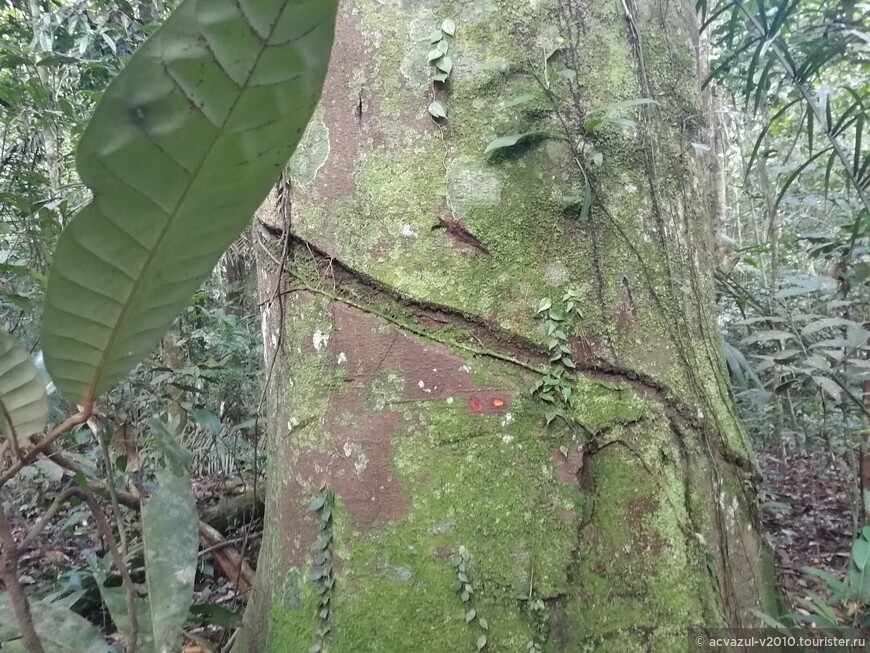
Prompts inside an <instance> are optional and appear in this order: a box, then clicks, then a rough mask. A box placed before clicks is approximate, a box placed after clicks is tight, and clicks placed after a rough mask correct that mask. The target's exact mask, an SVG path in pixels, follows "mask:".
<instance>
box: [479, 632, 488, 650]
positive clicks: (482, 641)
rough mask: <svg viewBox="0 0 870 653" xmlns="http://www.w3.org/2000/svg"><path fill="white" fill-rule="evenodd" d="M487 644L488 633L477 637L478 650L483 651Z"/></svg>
mask: <svg viewBox="0 0 870 653" xmlns="http://www.w3.org/2000/svg"><path fill="white" fill-rule="evenodd" d="M485 646H486V635H481V636H480V637H478V638H477V650H478V651H482V650H483V648H484V647H485Z"/></svg>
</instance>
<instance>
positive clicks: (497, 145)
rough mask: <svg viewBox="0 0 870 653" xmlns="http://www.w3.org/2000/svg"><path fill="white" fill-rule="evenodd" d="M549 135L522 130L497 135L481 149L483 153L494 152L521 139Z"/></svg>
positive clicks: (525, 139) (519, 141)
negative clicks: (520, 132) (516, 132)
mask: <svg viewBox="0 0 870 653" xmlns="http://www.w3.org/2000/svg"><path fill="white" fill-rule="evenodd" d="M549 137H550V136H549V134H546V133H544V132H524V133H522V134H511V135H510V136H499V137H498V138H496V139H493V140H491V141H490V142H489V145H487V146H486V149H485V150H484V151H483V153H484V154H489V153H490V152H495V151H496V150H503V149H506V148H509V147H514V146H515V145H517V144H518V143H521V142H522V141H527V140H531V139H538V138H549Z"/></svg>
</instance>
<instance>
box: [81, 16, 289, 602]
mask: <svg viewBox="0 0 870 653" xmlns="http://www.w3.org/2000/svg"><path fill="white" fill-rule="evenodd" d="M236 6H237V7H238V9H239V14H240V15H241V17H242V18H243V20H245V21H247V24H248V26H249V27H250V28H251V31H252V32H253V33H254V34H256V36H257V37H258V38H259V39H261V41H262V43H263V47H262V48H261V49H260V52H259V53H258V54H257V58H256V60H255V61H254V63H253V65H252V66H251V69H250V71H249V72H248V74H247V75H246V77H245V80H244V83H243V84H242V85H240V87H239V88H240V91H239V94H238V95H237V96H236V99H235V100H233V103H232V105H231V108H230V110H229V111H228V112H227V114H226V117H225V118H224V119H223V121H221V125H220V128H219V130H218V132H217V134H216V136H215V137H214V138H213V139H212V141H211V143H210V144H209V146H208V149H207V150H206V151H205V153H204V154H203V156H202V157H201V158H200V160H199V162H198V163H197V165H196V167H195V168H194V170H193V172H191V174H190V181H189V183H188V184H187V185H186V186H185V188H184V192H182V194H181V196H180V197H179V199H178V201H177V202H176V204H175V206H174V207H173V209H172V212H171V213H170V214H169V219H168V220H167V221H166V224H165V225H164V227H163V228H162V229H161V230H160V235H159V237H158V238H157V240H156V241H155V243H154V246H153V247H152V248H151V251H149V252H148V256H147V257H146V259H145V263H144V265H143V266H142V269H141V271H140V272H139V274H138V275H136V278H135V280H134V282H133V285H132V286H131V288H130V292H129V293H128V294H127V297H126V299H125V301H124V302H123V303H122V305H121V312H120V314H119V315H118V319H117V321H116V325H117V326H116V328H114V329H112V331H111V333H110V334H109V338H108V340H107V341H106V347H105V349H104V350H103V354H102V356H101V357H100V360H99V361H98V362H97V364H96V365H95V367H94V376H93V378H92V379H91V382H90V383H89V384H88V389H87V392H86V394H85V397H84V402H83V403H84V404H85V406H88V405H90V404H92V403H93V401H94V399H95V398H96V397H95V396H94V395H95V394H96V388H97V387H98V386H99V382H100V380H101V379H102V377H103V372H104V371H105V368H106V365H107V363H108V360H109V354H110V352H111V351H112V349H113V348H114V346H115V341H116V339H117V337H118V334H119V333H120V332H121V327H122V325H123V324H124V322H125V320H126V318H127V314H128V312H129V310H130V307H131V306H132V304H133V302H132V301H131V299H133V298H135V297H136V294H137V291H138V290H139V288H140V287H141V285H142V282H143V281H144V279H145V278H146V276H147V272H148V271H149V270H150V267H151V264H152V263H153V261H154V257H155V256H156V255H157V251H158V250H159V249H160V245H161V244H162V242H163V240H164V239H165V238H166V234H167V233H168V232H169V228H170V227H171V226H172V224H173V223H174V221H175V219H176V218H177V215H178V209H179V207H180V206H182V204H183V203H184V200H185V199H186V198H187V195H188V192H189V191H190V189H191V187H192V186H193V182H194V180H195V179H196V178H197V176H198V175H199V173H200V172H201V171H202V167H203V165H204V164H205V162H206V161H207V160H208V158H209V156H210V155H211V153H212V151H213V150H214V146H215V144H216V143H217V142H218V141H220V139H221V137H222V135H223V130H224V128H225V127H226V124H227V121H229V119H230V118H231V117H232V116H233V114H234V112H235V110H236V107H237V106H238V102H239V100H240V99H241V97H242V96H243V95H244V94H245V91H246V90H247V88H248V82H249V81H250V79H251V76H252V75H253V74H254V71H255V70H256V69H257V66H258V65H259V63H260V60H261V58H262V56H263V53H264V52H266V50H267V49H268V48H269V39H271V37H272V35H273V34H274V32H275V29H276V27H277V26H278V24H279V23H280V21H281V18H283V16H284V12H286V11H287V10H288V8H289V7H290V3H285V4H284V7H283V8H282V9H281V11H280V12H279V13H278V16H277V17H276V18H275V21H274V23H273V24H272V26H271V28H270V30H269V33H268V36H267V37H265V38H264V37H263V36H262V35H261V34H260V33H259V32H258V31H257V29H256V28H255V27H254V26H253V25H252V24H251V22H250V19H249V18H248V16H247V15H245V12H244V10H243V9H242V7H241V5H240V4H238V3H237V4H236ZM192 18H193V19H194V20H197V19H196V15H195V13H193V12H192ZM197 25H198V26H200V30H199V31H200V33H202V29H201V25H199V21H198V20H197ZM205 43H206V48H207V49H208V50H209V52H210V53H211V54H212V57H213V58H214V61H215V62H216V63H217V64H218V67H219V68H220V69H221V70H222V71H223V72H224V73H226V70H224V68H223V66H222V65H221V63H220V60H219V59H218V57H217V56H216V55H215V52H214V50H212V48H211V46H210V45H208V41H206V42H205ZM160 63H161V64H164V61H163V57H162V56H161V57H160ZM166 74H167V75H168V76H169V78H170V79H172V83H173V84H175V85H176V86H178V88H179V89H180V90H181V92H182V93H184V95H185V96H187V92H186V91H185V90H184V88H182V87H181V86H180V85H179V84H178V82H177V81H176V80H175V78H174V77H173V76H172V75H170V74H169V73H168V71H167V72H166ZM227 74H228V73H227ZM194 106H196V105H194ZM197 110H198V111H199V113H200V114H202V116H203V117H204V118H205V119H206V120H209V118H208V116H206V115H205V113H204V112H203V111H202V109H201V108H200V107H197ZM135 126H136V128H138V129H141V130H142V132H143V133H144V134H145V136H146V137H147V138H148V139H149V140H150V139H151V136H150V134H148V132H147V131H145V129H143V128H142V127H140V126H139V125H138V124H136V125H135ZM101 163H102V161H101ZM103 165H105V164H103ZM125 185H126V186H128V187H129V184H128V183H126V182H125ZM96 199H97V197H96V195H95V196H94V198H93V199H92V200H91V202H92V203H95V202H96ZM146 582H147V581H146ZM149 592H150V587H149Z"/></svg>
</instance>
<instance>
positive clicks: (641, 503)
mask: <svg viewBox="0 0 870 653" xmlns="http://www.w3.org/2000/svg"><path fill="white" fill-rule="evenodd" d="M656 510H658V503H657V502H656V501H655V500H654V499H652V498H650V497H646V496H641V497H635V498H634V499H631V500H630V501H628V503H627V504H626V507H625V523H626V524H630V525H631V530H630V531H629V532H630V534H631V539H632V541H633V543H634V545H635V546H638V547H640V551H641V552H642V553H644V554H646V553H652V554H656V553H660V552H661V551H662V549H663V548H664V547H665V545H666V543H665V541H664V539H663V538H662V537H661V535H659V534H658V533H657V532H655V531H654V530H653V529H652V528H651V527H650V525H649V519H648V518H649V517H650V516H652V515H654V514H655V512H656Z"/></svg>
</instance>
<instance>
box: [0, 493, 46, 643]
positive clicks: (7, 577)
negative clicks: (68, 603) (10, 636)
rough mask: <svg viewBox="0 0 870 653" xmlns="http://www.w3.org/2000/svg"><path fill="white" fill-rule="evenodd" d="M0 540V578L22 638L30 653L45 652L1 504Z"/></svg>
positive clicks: (16, 551) (13, 541) (15, 547)
mask: <svg viewBox="0 0 870 653" xmlns="http://www.w3.org/2000/svg"><path fill="white" fill-rule="evenodd" d="M0 542H2V543H3V555H2V556H0V579H2V580H3V585H5V586H6V591H7V592H8V593H9V598H10V599H11V600H12V610H13V611H14V612H15V619H16V620H17V621H18V628H19V630H20V631H21V639H22V640H24V647H25V648H26V649H27V650H28V651H29V653H44V649H43V648H42V641H40V639H39V635H37V634H36V628H34V626H33V617H32V616H31V614H30V604H29V603H28V602H27V597H26V596H25V595H24V590H23V589H22V588H21V583H19V582H18V547H17V546H16V545H15V537H13V535H12V529H10V528H9V520H7V519H6V510H5V509H4V508H3V506H2V505H0Z"/></svg>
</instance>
